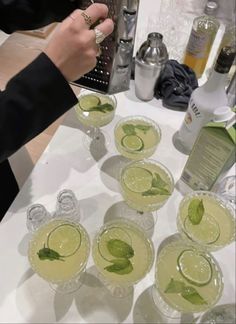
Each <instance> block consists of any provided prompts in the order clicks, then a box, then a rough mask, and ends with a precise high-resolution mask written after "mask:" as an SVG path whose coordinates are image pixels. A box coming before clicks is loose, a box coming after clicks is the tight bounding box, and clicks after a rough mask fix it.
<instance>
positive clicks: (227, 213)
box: [177, 191, 236, 251]
mask: <svg viewBox="0 0 236 324" xmlns="http://www.w3.org/2000/svg"><path fill="white" fill-rule="evenodd" d="M177 226H178V230H179V232H180V234H181V235H182V237H183V238H184V239H186V240H188V241H192V242H195V243H197V244H199V245H202V246H203V247H204V248H206V249H208V250H212V251H214V250H218V249H220V248H222V247H224V246H226V245H228V244H230V243H231V242H233V241H235V237H236V223H235V217H234V210H233V208H232V206H231V205H230V203H229V202H227V201H226V200H225V199H223V198H221V197H220V196H219V195H217V194H215V193H212V192H209V191H195V192H193V193H190V194H188V195H186V196H185V197H184V198H183V199H182V201H181V202H180V205H179V211H178V216H177Z"/></svg>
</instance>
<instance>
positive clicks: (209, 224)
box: [184, 214, 220, 244]
mask: <svg viewBox="0 0 236 324" xmlns="http://www.w3.org/2000/svg"><path fill="white" fill-rule="evenodd" d="M184 228H185V230H186V232H187V235H188V236H189V237H190V238H191V239H192V240H193V241H197V242H201V243H204V244H213V243H215V242H216V241H217V240H218V239H219V237H220V227H219V224H218V223H217V221H216V220H215V218H214V217H212V216H210V215H209V214H204V216H203V218H202V220H201V222H200V223H199V224H198V225H194V224H192V222H191V221H190V220H189V217H188V216H187V217H186V219H185V221H184Z"/></svg>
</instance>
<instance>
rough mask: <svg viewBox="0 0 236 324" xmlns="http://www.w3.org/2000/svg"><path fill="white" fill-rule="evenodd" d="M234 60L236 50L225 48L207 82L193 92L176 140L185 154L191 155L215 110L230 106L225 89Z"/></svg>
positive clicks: (176, 143) (178, 146)
mask: <svg viewBox="0 0 236 324" xmlns="http://www.w3.org/2000/svg"><path fill="white" fill-rule="evenodd" d="M234 59H235V50H234V49H233V48H232V47H227V46H226V47H223V48H222V50H221V52H220V55H219V56H218V59H217V62H216V64H215V67H214V70H213V71H212V73H211V75H210V77H209V79H208V80H207V82H206V83H205V84H203V85H202V86H201V87H199V88H197V89H195V90H194V91H193V92H192V95H191V97H190V101H189V105H188V109H187V111H186V114H185V118H184V121H183V123H182V126H181V128H180V130H179V132H178V134H177V136H176V138H175V146H176V147H177V148H179V149H180V151H182V152H183V153H185V154H189V153H190V151H191V149H192V147H193V144H194V142H195V140H196V138H197V136H198V134H199V132H200V130H201V128H202V127H203V126H204V125H205V124H207V123H208V122H210V121H212V119H213V116H214V111H215V109H216V108H218V107H223V106H228V97H227V94H226V89H225V87H226V81H227V76H228V72H229V70H230V68H231V66H232V63H233V61H234Z"/></svg>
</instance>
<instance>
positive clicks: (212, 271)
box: [153, 240, 223, 318]
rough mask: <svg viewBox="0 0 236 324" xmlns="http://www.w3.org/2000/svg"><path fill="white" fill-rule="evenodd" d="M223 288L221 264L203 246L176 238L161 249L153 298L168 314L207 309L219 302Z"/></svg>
mask: <svg viewBox="0 0 236 324" xmlns="http://www.w3.org/2000/svg"><path fill="white" fill-rule="evenodd" d="M222 290H223V279H222V273H221V270H220V268H219V266H218V264H217V263H216V261H215V260H214V258H213V257H212V255H211V254H210V253H207V252H206V251H204V250H202V249H199V246H197V245H193V244H186V242H184V241H183V240H175V241H172V242H169V243H167V244H165V245H164V247H163V248H162V249H161V250H160V252H159V253H158V255H157V260H156V270H155V287H154V289H153V298H154V302H155V304H156V306H157V307H158V309H159V310H160V311H161V312H162V313H163V314H164V315H165V316H167V317H173V318H179V317H180V316H181V313H200V312H204V311H206V310H208V309H210V308H212V307H213V306H214V305H215V304H216V303H217V302H218V300H219V298H220V297H221V294H222Z"/></svg>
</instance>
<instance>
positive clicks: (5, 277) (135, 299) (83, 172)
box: [0, 85, 235, 323]
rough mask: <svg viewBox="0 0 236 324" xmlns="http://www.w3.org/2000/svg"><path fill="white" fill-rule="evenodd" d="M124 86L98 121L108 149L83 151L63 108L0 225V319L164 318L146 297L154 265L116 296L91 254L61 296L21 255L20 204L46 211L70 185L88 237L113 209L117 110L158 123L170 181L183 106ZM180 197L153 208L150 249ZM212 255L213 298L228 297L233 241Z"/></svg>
mask: <svg viewBox="0 0 236 324" xmlns="http://www.w3.org/2000/svg"><path fill="white" fill-rule="evenodd" d="M132 87H133V85H132V86H131V90H130V91H127V92H125V93H120V94H118V95H117V100H118V107H117V111H116V116H115V119H114V120H113V121H112V123H111V124H110V125H107V126H105V127H104V130H106V131H107V132H108V133H109V135H110V137H111V145H110V147H109V150H108V152H106V151H104V152H102V151H101V152H99V156H96V155H95V154H91V152H89V151H86V150H85V148H84V146H83V141H82V138H83V136H84V132H83V128H82V127H81V125H80V124H79V123H78V122H77V120H76V118H75V115H74V111H73V109H72V110H71V111H70V112H68V114H67V116H66V119H65V123H64V125H62V126H60V127H59V129H58V130H57V132H56V133H55V135H54V137H53V139H52V141H51V142H50V143H49V145H48V147H47V148H46V150H45V152H44V154H43V155H42V157H41V158H40V160H39V161H38V163H37V164H36V166H35V168H34V169H33V172H32V173H31V175H30V176H29V178H28V180H27V181H26V183H25V185H24V186H23V188H22V190H21V191H20V193H19V195H18V196H17V198H16V200H15V201H14V203H13V205H12V206H11V208H10V210H9V211H8V213H7V214H6V216H5V218H4V219H3V221H2V223H1V224H0V260H1V266H0V322H1V323H55V322H59V323H121V322H126V323H152V322H153V323H157V322H158V321H159V322H162V323H165V321H164V320H163V319H160V316H159V315H158V313H157V311H156V309H155V307H154V305H153V302H152V298H151V296H150V291H151V287H152V285H153V283H154V266H153V268H152V270H151V271H150V273H149V274H148V275H147V276H146V277H145V278H144V279H143V280H142V281H141V282H140V283H138V284H137V285H136V286H135V288H134V294H133V295H131V296H129V297H127V298H124V299H119V298H118V299H116V298H112V297H111V296H110V295H109V293H108V292H107V291H106V289H105V288H103V287H102V285H101V283H100V282H99V280H98V279H97V278H96V270H95V267H94V263H93V260H92V257H91V256H90V258H89V262H88V266H87V274H86V281H85V284H84V285H83V286H82V287H81V288H80V289H79V290H78V291H77V293H75V294H71V295H64V296H63V295H60V294H57V293H55V292H54V291H53V290H51V288H50V287H49V285H48V284H47V282H45V281H44V280H43V279H41V278H39V277H38V276H37V274H35V273H34V272H33V271H32V270H31V268H30V265H29V262H28V259H27V247H28V242H29V238H30V235H29V234H28V233H27V228H26V209H27V207H28V206H29V205H31V204H32V203H42V204H44V205H45V206H46V207H47V209H48V210H49V211H51V212H52V211H53V210H54V207H55V200H56V195H57V193H58V192H59V190H61V189H64V188H70V189H72V190H74V192H75V193H76V195H77V197H78V199H79V202H80V207H81V212H82V219H81V223H82V224H83V225H84V226H85V228H86V229H87V231H88V233H89V235H90V237H91V239H92V238H93V237H94V234H95V232H96V230H98V229H99V227H100V226H101V225H102V224H103V223H104V222H105V221H107V220H109V219H112V218H113V217H116V216H117V215H118V214H119V208H120V206H121V205H122V201H123V200H122V197H121V195H120V193H119V185H118V182H117V171H118V168H119V165H120V164H119V163H120V161H121V159H120V155H119V154H118V153H117V151H116V150H115V147H114V144H113V128H114V125H115V124H116V122H117V121H118V120H119V119H120V118H121V117H125V116H128V115H135V114H136V115H137V114H139V115H145V116H147V117H150V118H152V119H154V120H155V121H156V122H157V123H159V125H160V127H161V130H162V140H161V143H160V144H159V147H158V148H157V150H156V152H155V154H154V155H153V156H152V158H153V159H155V160H159V161H160V162H162V163H164V164H165V165H166V166H167V167H168V168H169V169H170V170H171V171H172V173H173V176H174V179H175V181H177V180H178V179H179V176H180V174H181V171H182V168H183V166H184V163H185V161H186V159H187V157H186V156H185V155H183V154H181V153H180V152H179V151H177V150H176V149H175V148H174V146H173V144H172V136H173V134H174V133H175V131H176V130H177V129H178V128H179V127H180V125H181V122H182V119H183V115H184V113H183V112H179V111H173V110H168V109H166V108H163V107H162V105H161V101H160V100H159V101H157V100H156V99H154V100H152V101H151V102H148V103H144V102H140V101H139V100H138V99H137V98H136V97H135V96H134V94H133V92H134V91H133V89H132ZM55 108H56V107H55ZM2 190H4V188H2ZM181 198H182V195H181V194H180V193H179V192H178V191H177V190H175V191H174V193H173V195H172V196H171V197H170V199H169V201H168V202H167V204H166V205H165V206H164V207H162V208H161V209H160V210H159V211H158V213H157V215H158V216H157V222H156V224H155V228H154V231H153V233H152V234H153V235H152V239H153V242H154V245H155V249H156V250H157V248H158V246H159V244H160V243H161V242H162V241H163V239H165V238H166V237H168V236H170V235H172V234H174V233H176V231H177V228H176V214H177V208H178V204H179V202H180V200H181ZM214 256H215V258H216V259H217V260H218V262H219V265H220V266H221V269H222V271H223V276H224V282H225V287H224V291H223V295H222V297H221V299H220V301H219V304H225V303H235V245H234V244H231V245H229V246H227V247H225V248H224V249H222V250H220V251H218V252H216V253H214Z"/></svg>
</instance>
